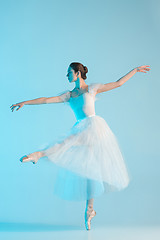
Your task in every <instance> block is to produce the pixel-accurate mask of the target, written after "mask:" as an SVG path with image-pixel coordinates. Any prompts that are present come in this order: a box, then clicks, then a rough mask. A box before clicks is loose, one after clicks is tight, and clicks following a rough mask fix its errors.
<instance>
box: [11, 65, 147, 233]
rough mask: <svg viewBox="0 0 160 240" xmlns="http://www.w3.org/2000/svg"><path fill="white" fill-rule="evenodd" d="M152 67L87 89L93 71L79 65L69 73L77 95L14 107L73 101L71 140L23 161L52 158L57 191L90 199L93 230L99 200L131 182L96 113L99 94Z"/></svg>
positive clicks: (109, 133) (70, 197)
mask: <svg viewBox="0 0 160 240" xmlns="http://www.w3.org/2000/svg"><path fill="white" fill-rule="evenodd" d="M149 67H150V66H149V65H144V66H139V67H136V68H134V69H132V70H131V71H130V72H129V73H127V74H126V75H125V76H123V77H122V78H120V79H119V80H117V81H115V82H110V83H105V84H104V83H91V84H89V85H87V84H86V83H85V80H86V78H87V77H86V74H87V72H88V68H87V67H86V66H83V64H81V63H78V62H73V63H71V64H70V65H69V67H68V73H67V77H68V80H69V82H70V83H73V82H74V83H75V88H74V89H73V90H72V91H69V90H66V91H64V92H63V93H62V94H60V95H59V96H54V97H41V98H37V99H33V100H29V101H23V102H20V103H16V104H13V105H12V106H11V107H10V108H11V111H12V112H13V111H14V109H15V108H16V107H18V108H17V109H16V110H19V109H21V108H22V107H23V106H24V105H32V104H48V103H67V104H69V105H70V107H71V108H72V110H73V111H74V114H75V116H76V119H77V121H76V122H75V124H74V125H73V126H72V128H71V129H70V131H69V132H68V133H67V134H66V136H65V137H63V138H62V139H61V140H59V139H57V142H56V144H54V145H52V146H51V147H48V148H46V149H44V150H42V151H36V152H33V153H31V154H28V155H25V156H23V157H22V158H21V159H20V161H21V162H23V163H25V162H32V163H33V164H36V163H37V162H38V160H39V159H40V158H43V157H47V158H48V159H49V160H50V161H51V162H53V163H54V164H56V165H57V166H59V167H60V171H59V175H58V177H57V182H56V185H55V193H56V194H57V195H59V196H60V197H61V198H63V199H66V200H77V201H82V200H86V209H85V216H84V217H85V227H86V229H87V230H90V229H91V219H92V218H93V217H94V216H95V215H96V211H95V210H94V209H93V202H94V199H95V198H96V197H98V196H100V195H101V194H102V193H104V192H107V191H120V190H122V189H124V188H126V187H127V186H128V184H129V181H130V177H129V174H128V171H127V166H126V164H125V161H124V157H123V156H122V152H121V150H120V147H119V145H118V140H117V138H116V136H115V135H114V133H113V132H112V131H111V129H110V127H109V126H108V124H107V123H106V121H105V120H104V119H103V118H102V117H100V116H98V115H96V113H95V100H96V95H97V94H99V93H102V92H107V91H109V90H112V89H115V88H118V87H120V86H122V85H123V84H124V83H125V82H126V81H128V80H129V79H130V78H131V77H132V76H133V75H134V74H135V73H137V72H144V73H146V72H147V71H149V70H150V68H149ZM58 140H59V141H58Z"/></svg>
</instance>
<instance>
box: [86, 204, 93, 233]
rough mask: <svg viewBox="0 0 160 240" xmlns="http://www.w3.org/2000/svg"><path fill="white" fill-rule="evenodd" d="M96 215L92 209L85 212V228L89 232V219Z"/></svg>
mask: <svg viewBox="0 0 160 240" xmlns="http://www.w3.org/2000/svg"><path fill="white" fill-rule="evenodd" d="M95 215H96V212H95V211H94V209H93V208H92V209H89V208H88V210H87V211H86V212H85V227H86V230H90V229H91V219H92V218H93V217H94V216H95Z"/></svg>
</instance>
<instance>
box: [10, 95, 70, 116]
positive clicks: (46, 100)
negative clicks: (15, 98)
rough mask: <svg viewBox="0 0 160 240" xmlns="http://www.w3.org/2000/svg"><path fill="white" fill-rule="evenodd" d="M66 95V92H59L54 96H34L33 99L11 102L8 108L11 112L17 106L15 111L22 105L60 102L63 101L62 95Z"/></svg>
mask: <svg viewBox="0 0 160 240" xmlns="http://www.w3.org/2000/svg"><path fill="white" fill-rule="evenodd" d="M66 95H68V94H66V93H64V94H61V95H60V96H55V97H41V98H36V99H33V100H28V101H23V102H20V103H16V104H13V105H12V106H10V108H11V111H12V112H13V111H14V108H15V107H18V108H17V109H16V111H17V110H19V109H20V108H22V107H23V106H24V105H35V104H47V103H61V102H64V101H65V99H64V97H65V96H66Z"/></svg>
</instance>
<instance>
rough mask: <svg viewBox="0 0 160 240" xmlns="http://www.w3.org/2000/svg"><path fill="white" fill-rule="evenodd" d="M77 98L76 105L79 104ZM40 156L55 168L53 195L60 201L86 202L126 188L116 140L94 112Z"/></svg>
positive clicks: (122, 160) (125, 174)
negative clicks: (56, 173) (44, 157)
mask: <svg viewBox="0 0 160 240" xmlns="http://www.w3.org/2000/svg"><path fill="white" fill-rule="evenodd" d="M90 89H91V88H90ZM90 93H93V92H91V91H90ZM83 95H84V94H83ZM78 98H79V97H78ZM78 98H77V99H76V101H80V98H79V99H78ZM86 98H87V99H88V95H87V97H86ZM83 100H84V97H83ZM92 100H94V98H93V96H92ZM88 101H89V100H88ZM83 102H84V101H83ZM90 110H91V108H90ZM78 112H79V110H78ZM77 114H78V113H77ZM43 152H44V153H45V155H46V157H47V158H48V159H49V160H50V161H52V162H53V163H54V164H56V165H57V166H59V172H58V175H57V178H56V183H55V187H54V193H55V194H57V195H58V196H59V197H60V198H62V199H66V200H77V201H80V200H87V199H90V198H95V197H97V196H100V195H101V194H102V193H104V192H108V191H120V190H122V189H124V188H126V187H127V186H128V184H129V175H128V171H127V167H126V165H125V162H124V157H123V156H122V152H121V150H120V147H119V144H118V140H117V139H116V137H115V135H114V134H113V132H112V131H111V129H110V128H109V126H108V124H107V123H106V121H105V120H104V119H103V118H102V117H100V116H98V115H95V113H94V112H93V114H90V116H86V117H83V118H82V119H79V120H77V122H76V123H75V124H74V125H73V127H72V128H71V129H70V131H69V132H68V133H67V134H66V135H65V137H64V138H63V139H61V140H60V141H57V142H56V143H55V144H54V145H53V146H51V147H49V148H47V149H46V150H43Z"/></svg>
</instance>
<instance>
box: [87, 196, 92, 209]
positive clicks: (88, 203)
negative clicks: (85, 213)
mask: <svg viewBox="0 0 160 240" xmlns="http://www.w3.org/2000/svg"><path fill="white" fill-rule="evenodd" d="M93 202H94V199H93V198H91V199H89V200H87V201H86V209H93Z"/></svg>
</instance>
